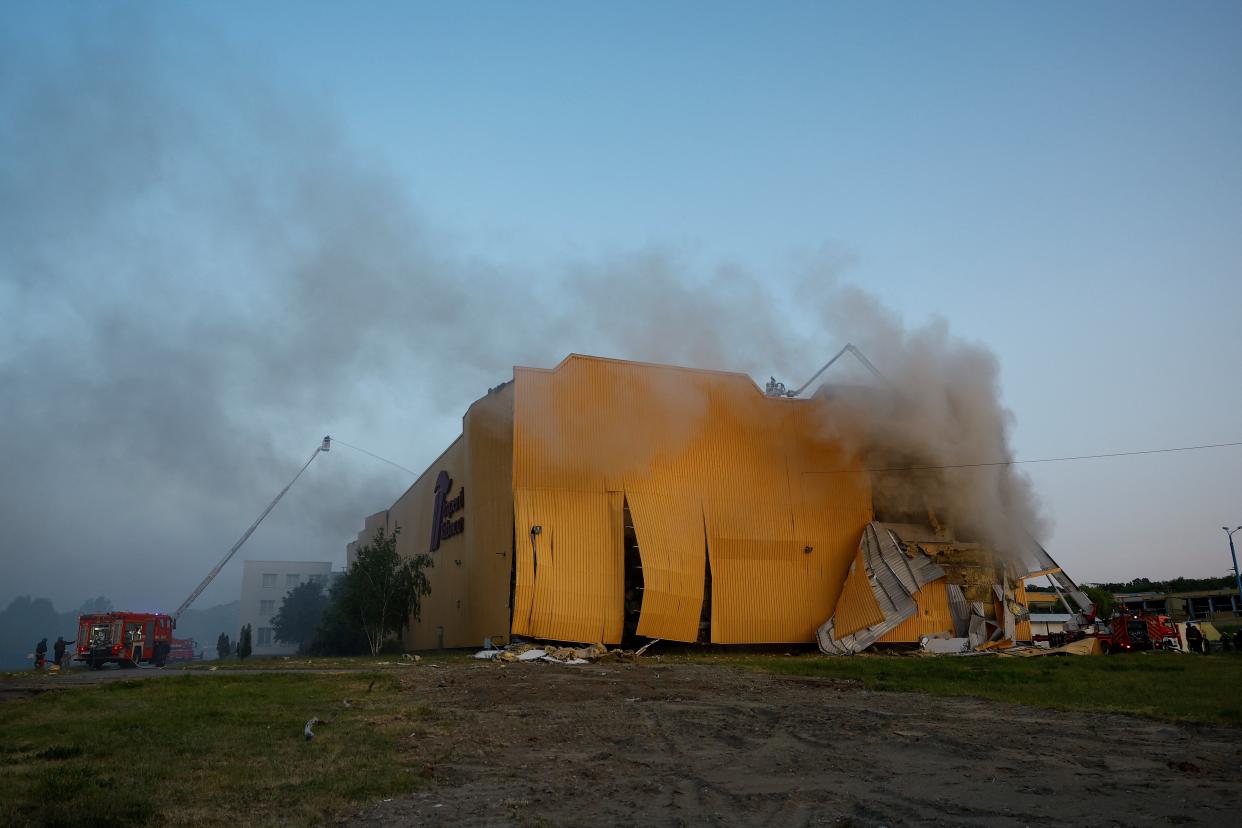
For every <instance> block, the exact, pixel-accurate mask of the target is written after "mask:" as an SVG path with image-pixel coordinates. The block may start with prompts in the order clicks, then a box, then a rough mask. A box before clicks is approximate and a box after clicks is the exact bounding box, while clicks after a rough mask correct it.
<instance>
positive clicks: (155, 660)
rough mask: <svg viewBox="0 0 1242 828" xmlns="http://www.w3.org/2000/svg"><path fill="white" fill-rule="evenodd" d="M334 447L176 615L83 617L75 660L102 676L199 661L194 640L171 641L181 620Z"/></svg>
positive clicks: (324, 447) (327, 444) (323, 447)
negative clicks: (107, 669)
mask: <svg viewBox="0 0 1242 828" xmlns="http://www.w3.org/2000/svg"><path fill="white" fill-rule="evenodd" d="M331 446H332V438H331V437H324V438H323V441H322V442H321V443H320V444H319V445H318V446H316V447H315V450H314V452H312V453H311V456H310V460H307V461H306V463H305V465H303V466H302V468H301V470H299V471H298V473H297V474H296V475H294V476H293V479H292V480H290V481H289V485H288V486H285V487H284V488H283V489H281V490H280V493H279V494H277V495H276V497H275V499H274V500H272V502H271V503H269V504H268V507H267V508H266V509H264V510H263V513H262V514H260V515H259V517H258V518H257V519H256V520H255V522H254V523H252V524H250V528H249V529H247V530H246V531H245V533H244V534H242V536H241V538H240V539H239V540H238V541H237V543H235V544H233V548H232V549H230V550H229V551H228V554H227V555H225V556H224V560H222V561H220V563H218V564H216V567H215V569H213V570H211V572H209V573H208V574H207V577H206V578H204V579H203V582H202V583H200V584H199V585H198V588H197V589H195V590H194V591H193V592H191V593H190V597H189V598H186V599H185V601H183V602H182V604H181V606H180V607H178V608H177V611H176V612H174V613H173V614H172V615H165V614H164V613H162V612H97V613H91V614H89V615H80V616H78V640H77V646H76V648H75V654H74V660H75V661H82V662H85V663H86V665H87V666H88V667H90V668H91V669H94V670H98V669H99V668H100V667H103V666H104V665H105V664H107V663H108V662H110V661H115V662H116V663H117V664H119V665H121V666H122V667H137V666H138V665H139V664H142V663H147V664H154V665H156V666H157V667H163V666H164V665H165V664H167V663H168V662H170V661H189V660H190V659H193V658H198V657H199V656H198V655H197V654H196V653H195V644H194V639H192V638H173V637H172V631H173V630H174V629H176V627H177V618H179V617H180V615H181V613H183V612H185V610H186V609H187V608H188V607H189V606H190V604H192V603H194V599H195V598H197V597H198V596H199V595H200V594H201V593H202V591H203V590H204V589H206V588H207V585H208V584H210V583H211V582H212V580H214V579H215V577H216V576H217V575H219V574H220V570H221V569H223V568H224V565H225V564H226V563H228V562H229V559H230V558H232V557H233V556H234V555H235V554H237V550H238V549H240V548H241V546H242V544H244V543H245V542H246V540H247V538H249V537H250V536H251V534H253V533H254V530H255V529H257V528H258V526H259V524H260V523H262V522H263V518H265V517H267V515H268V513H269V512H271V511H272V509H274V508H276V504H277V503H279V502H280V499H281V498H282V497H284V496H285V492H287V491H289V488H290V487H291V486H292V485H293V484H294V483H296V482H297V480H298V478H299V477H301V476H302V472H304V471H306V469H307V467H308V466H310V464H311V461H313V460H314V459H315V458H316V457H318V456H319V453H320V452H325V451H328V450H329V449H330V448H331Z"/></svg>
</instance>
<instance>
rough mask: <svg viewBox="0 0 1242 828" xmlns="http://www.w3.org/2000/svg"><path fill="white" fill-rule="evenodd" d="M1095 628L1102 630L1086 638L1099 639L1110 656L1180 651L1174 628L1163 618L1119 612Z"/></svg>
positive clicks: (1128, 611) (1091, 633) (1090, 632)
mask: <svg viewBox="0 0 1242 828" xmlns="http://www.w3.org/2000/svg"><path fill="white" fill-rule="evenodd" d="M1099 626H1102V627H1103V629H1098V630H1089V631H1088V632H1087V635H1089V636H1092V637H1094V638H1098V639H1100V640H1101V641H1102V642H1103V643H1104V649H1105V650H1107V651H1108V652H1110V653H1130V652H1134V651H1136V650H1165V649H1177V650H1180V649H1181V642H1180V637H1179V636H1178V634H1177V627H1176V626H1174V625H1173V622H1172V621H1170V620H1169V617H1168V616H1167V615H1152V614H1149V613H1141V612H1133V611H1131V610H1121V611H1120V612H1117V613H1115V614H1114V615H1113V617H1112V618H1110V619H1109V620H1108V622H1107V623H1106V624H1102V625H1099Z"/></svg>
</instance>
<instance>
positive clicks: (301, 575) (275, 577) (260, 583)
mask: <svg viewBox="0 0 1242 828" xmlns="http://www.w3.org/2000/svg"><path fill="white" fill-rule="evenodd" d="M331 576H332V564H331V563H330V562H328V561H246V562H245V568H244V570H243V572H242V590H241V626H242V627H244V626H246V625H247V624H249V625H250V629H251V630H253V635H252V639H251V648H252V655H256V656H275V655H291V654H293V653H295V652H297V649H298V645H297V644H296V643H287V642H284V641H277V640H276V637H275V635H274V633H273V631H272V618H274V617H275V616H276V613H277V612H279V610H280V605H281V603H282V602H283V601H284V600H285V595H287V594H288V593H289V590H291V589H293V588H294V587H295V586H298V585H299V584H303V583H305V582H307V581H314V580H317V581H320V582H322V583H323V585H324V589H325V590H326V589H327V588H328V586H329V580H330V579H331Z"/></svg>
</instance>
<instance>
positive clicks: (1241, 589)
mask: <svg viewBox="0 0 1242 828" xmlns="http://www.w3.org/2000/svg"><path fill="white" fill-rule="evenodd" d="M1220 528H1221V529H1224V530H1225V534H1226V535H1228V536H1229V557H1231V558H1233V579H1234V581H1236V582H1237V585H1238V598H1240V599H1242V574H1239V573H1238V551H1237V550H1236V549H1234V547H1233V532H1242V526H1239V527H1238V528H1236V529H1234V530H1233V532H1230V531H1229V527H1228V526H1222V527H1220Z"/></svg>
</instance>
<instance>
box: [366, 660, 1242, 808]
mask: <svg viewBox="0 0 1242 828" xmlns="http://www.w3.org/2000/svg"><path fill="white" fill-rule="evenodd" d="M445 673H448V674H449V675H450V676H451V678H450V680H449V681H441V680H442V679H444V678H445V675H443V674H445ZM429 674H440V675H429ZM407 675H408V678H407V679H406V682H405V686H406V688H407V689H408V690H409V693H410V698H411V702H412V703H418V704H423V705H429V706H430V707H431V708H433V709H434V710H436V711H440V712H441V713H442V715H440V716H439V718H437V719H435V720H433V721H431V722H430V723H428V724H427V727H426V729H425V732H424V733H423V735H422V736H420V738H419V739H417V740H414V742H413V743H412V744H411V751H412V753H413V754H414V758H415V760H416V761H425V762H427V763H429V764H433V765H435V772H434V774H433V775H431V776H430V777H429V778H430V779H431V780H432V781H431V782H430V783H429V785H428V787H427V788H425V789H423V790H421V791H419V792H418V793H416V794H415V795H413V796H411V797H409V798H406V799H398V800H395V801H393V802H389V803H382V804H380V805H377V806H375V807H373V808H368V809H364V810H363V811H361V812H359V813H357V814H356V815H355V817H354V822H355V823H356V824H360V825H395V824H426V825H462V824H464V825H502V824H503V825H512V824H518V825H521V824H551V825H582V824H610V825H644V826H645V825H705V824H706V825H851V826H873V825H890V826H892V825H989V826H990V825H1014V826H1017V825H1029V824H1039V823H1048V822H1055V823H1057V824H1059V825H1104V824H1110V823H1120V822H1124V823H1126V824H1129V825H1145V824H1168V823H1171V822H1178V823H1182V822H1183V821H1184V822H1185V823H1188V824H1228V823H1229V822H1230V820H1231V819H1232V817H1233V814H1234V810H1233V809H1235V808H1237V807H1239V805H1240V804H1242V795H1240V794H1239V792H1238V790H1237V788H1236V785H1235V784H1234V782H1233V781H1232V779H1233V774H1234V773H1235V770H1236V768H1237V767H1238V766H1239V765H1242V748H1239V742H1242V739H1239V736H1240V735H1242V734H1239V732H1238V731H1236V730H1232V729H1228V728H1201V727H1182V726H1177V725H1169V724H1165V723H1158V722H1150V721H1146V720H1142V719H1134V718H1128V717H1119V716H1100V715H1090V714H1069V713H1064V714H1063V713H1056V712H1052V711H1047V710H1036V709H1031V708H1024V707H1020V706H1014V705H1001V704H995V703H991V702H985V701H981V700H978V699H969V698H934V697H927V696H918V695H911V694H887V693H868V692H866V691H863V690H861V689H860V688H859V687H858V686H856V685H853V684H849V683H842V682H819V681H794V680H790V679H788V678H781V677H775V676H766V675H761V674H754V673H746V672H743V671H740V670H734V669H730V668H720V667H705V666H698V665H675V666H669V665H659V664H653V663H651V662H647V663H645V664H638V665H608V666H607V668H602V667H600V666H592V667H583V668H567V667H562V666H555V665H533V664H532V665H514V666H509V667H504V668H500V667H499V665H486V666H483V667H480V666H478V665H453V666H449V667H446V668H445V669H444V670H434V671H417V670H416V671H411V672H410V673H409V674H407ZM1050 743H1051V744H1052V745H1054V746H1055V749H1050V748H1049V745H1050ZM1118 750H1120V755H1119V754H1118ZM1169 761H1173V763H1174V764H1173V765H1170V764H1169ZM1178 763H1180V764H1178ZM1175 766H1176V767H1183V768H1187V769H1191V768H1193V769H1194V771H1193V772H1192V771H1190V770H1186V771H1182V770H1177V769H1176V767H1175Z"/></svg>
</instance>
